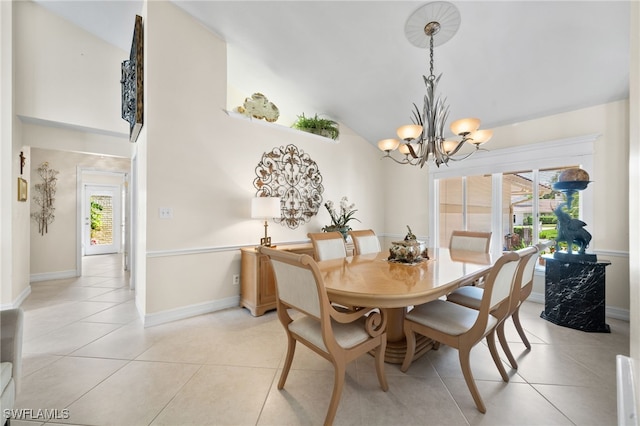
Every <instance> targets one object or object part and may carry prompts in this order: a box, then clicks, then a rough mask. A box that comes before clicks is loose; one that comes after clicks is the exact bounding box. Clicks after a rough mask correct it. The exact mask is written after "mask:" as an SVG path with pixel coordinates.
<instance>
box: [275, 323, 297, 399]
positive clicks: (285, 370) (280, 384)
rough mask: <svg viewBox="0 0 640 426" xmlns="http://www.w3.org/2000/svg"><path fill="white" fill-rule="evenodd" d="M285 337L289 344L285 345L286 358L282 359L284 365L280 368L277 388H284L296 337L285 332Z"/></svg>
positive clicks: (294, 349) (294, 350)
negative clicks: (280, 372)
mask: <svg viewBox="0 0 640 426" xmlns="http://www.w3.org/2000/svg"><path fill="white" fill-rule="evenodd" d="M287 339H288V341H289V344H288V345H287V358H286V359H285V361H284V367H283V368H282V374H280V381H279V382H278V389H282V388H284V383H285V382H286V381H287V376H288V375H289V370H291V364H292V362H293V354H295V352H296V339H294V338H293V336H291V334H289V333H287Z"/></svg>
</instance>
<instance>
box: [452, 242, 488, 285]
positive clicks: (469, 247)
mask: <svg viewBox="0 0 640 426" xmlns="http://www.w3.org/2000/svg"><path fill="white" fill-rule="evenodd" d="M490 247H491V232H478V231H457V230H454V231H452V232H451V238H450V239H449V251H450V252H452V253H453V252H455V251H475V252H480V253H489V248H490ZM485 279H486V275H485V276H482V277H479V278H477V279H475V280H472V281H469V282H466V283H463V284H464V285H469V284H471V285H474V286H477V285H482V283H483V282H484V280H485Z"/></svg>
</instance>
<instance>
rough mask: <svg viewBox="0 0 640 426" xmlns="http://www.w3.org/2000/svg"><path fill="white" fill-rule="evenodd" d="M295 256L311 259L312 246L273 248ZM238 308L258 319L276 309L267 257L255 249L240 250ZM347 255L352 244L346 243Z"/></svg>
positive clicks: (351, 253)
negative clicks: (246, 310)
mask: <svg viewBox="0 0 640 426" xmlns="http://www.w3.org/2000/svg"><path fill="white" fill-rule="evenodd" d="M275 248H276V249H278V250H287V251H291V252H293V253H297V254H308V255H309V256H312V257H313V253H314V252H313V245H311V243H307V244H291V245H282V246H276V247H275ZM240 252H241V258H240V307H244V308H247V309H248V310H249V311H250V312H251V315H253V316H254V317H258V316H260V315H263V314H264V313H265V312H267V311H270V310H272V309H275V308H276V283H275V281H274V278H273V270H272V268H271V264H270V263H269V258H268V257H267V256H264V255H261V254H260V253H258V252H257V250H256V247H245V248H241V249H240ZM347 255H348V256H352V255H353V244H352V243H347Z"/></svg>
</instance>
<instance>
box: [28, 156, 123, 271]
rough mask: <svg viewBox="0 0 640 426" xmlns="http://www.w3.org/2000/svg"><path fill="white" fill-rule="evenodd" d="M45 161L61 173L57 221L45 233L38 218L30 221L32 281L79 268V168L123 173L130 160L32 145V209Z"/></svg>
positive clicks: (58, 188)
mask: <svg viewBox="0 0 640 426" xmlns="http://www.w3.org/2000/svg"><path fill="white" fill-rule="evenodd" d="M45 161H46V162H48V163H49V167H50V168H51V169H54V170H57V171H58V172H60V173H59V174H58V176H57V177H58V181H57V185H56V194H55V201H54V207H55V220H54V221H53V223H51V224H50V225H49V227H48V232H47V233H45V234H44V235H41V234H40V233H39V232H38V224H37V223H36V222H35V220H33V219H32V220H31V221H30V226H31V233H30V234H31V237H30V239H31V244H30V245H31V251H30V258H31V271H30V273H31V280H32V281H36V280H42V279H52V278H62V277H73V276H75V275H76V270H77V269H78V268H79V267H80V265H78V264H77V256H76V253H77V252H76V248H77V244H78V238H79V236H78V220H79V218H78V217H77V206H78V203H81V202H82V200H78V199H77V190H76V189H77V167H78V166H80V167H84V168H91V169H97V170H120V171H123V172H128V171H129V169H130V160H129V159H123V158H117V157H99V156H96V155H86V154H78V153H72V152H63V151H58V150H47V149H40V148H33V149H32V150H31V185H30V190H31V196H30V197H29V203H30V204H31V211H36V209H37V205H36V204H35V202H34V201H33V198H32V195H33V187H34V185H35V184H37V183H40V182H41V181H40V177H39V176H38V172H37V168H38V167H39V166H40V164H42V163H43V162H45ZM97 179H99V178H97ZM91 182H92V179H91V178H88V179H86V180H85V181H84V183H91Z"/></svg>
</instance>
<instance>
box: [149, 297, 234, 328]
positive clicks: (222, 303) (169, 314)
mask: <svg viewBox="0 0 640 426" xmlns="http://www.w3.org/2000/svg"><path fill="white" fill-rule="evenodd" d="M236 306H240V296H233V297H228V298H226V299H221V300H214V301H212V302H205V303H198V304H197V305H190V306H184V307H182V308H176V309H170V310H168V311H162V312H156V313H153V314H147V315H145V316H144V326H145V327H153V326H154V325H160V324H165V323H168V322H171V321H177V320H181V319H185V318H191V317H195V316H198V315H202V314H208V313H211V312H216V311H221V310H223V309H227V308H233V307H236Z"/></svg>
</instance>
